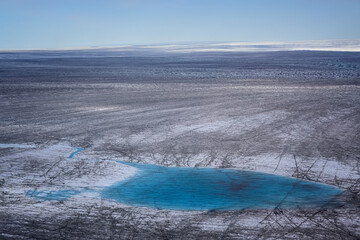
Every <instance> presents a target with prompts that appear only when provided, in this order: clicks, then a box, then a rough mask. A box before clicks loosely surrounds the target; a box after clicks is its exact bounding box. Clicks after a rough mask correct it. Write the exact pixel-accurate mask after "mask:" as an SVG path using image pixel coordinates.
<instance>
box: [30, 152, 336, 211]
mask: <svg viewBox="0 0 360 240" xmlns="http://www.w3.org/2000/svg"><path fill="white" fill-rule="evenodd" d="M79 151H81V148H77V151H76V152H79ZM76 152H74V153H73V154H76ZM71 157H72V156H71ZM116 162H118V163H119V164H126V165H129V166H133V167H135V168H137V170H138V171H137V173H136V174H135V175H134V176H132V177H130V178H128V179H126V180H124V181H120V182H118V183H116V184H113V185H112V186H109V187H105V188H102V189H98V188H97V189H91V188H82V189H80V190H79V189H78V190H71V189H70V190H42V191H36V190H29V191H26V192H25V195H27V196H31V197H34V198H37V199H40V200H44V201H49V200H56V201H64V200H67V199H68V198H70V197H72V196H75V195H77V194H80V193H82V192H85V191H92V192H97V193H99V194H100V196H101V197H102V198H103V199H110V200H115V201H117V202H120V203H125V204H128V205H134V206H145V207H151V208H157V209H175V210H237V209H272V208H275V207H278V208H321V207H336V206H340V205H342V202H341V201H340V200H339V199H338V196H339V195H340V194H341V193H342V192H343V191H342V190H341V189H339V188H335V187H332V186H328V185H324V184H319V183H315V182H309V181H302V180H299V179H295V178H288V177H282V176H277V175H272V174H265V173H259V172H250V171H239V170H234V169H216V168H179V167H163V166H157V165H151V164H138V163H128V162H123V161H116Z"/></svg>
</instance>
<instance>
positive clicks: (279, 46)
mask: <svg viewBox="0 0 360 240" xmlns="http://www.w3.org/2000/svg"><path fill="white" fill-rule="evenodd" d="M142 48H146V49H161V50H163V51H167V52H264V51H302V50H303V51H306V50H309V51H349V52H359V51H360V39H354V40H313V41H291V42H290V41H289V42H270V41H264V42H226V43H193V44H177V45H174V44H172V45H170V44H169V45H166V44H165V45H154V46H143V47H142Z"/></svg>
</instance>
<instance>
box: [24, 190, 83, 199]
mask: <svg viewBox="0 0 360 240" xmlns="http://www.w3.org/2000/svg"><path fill="white" fill-rule="evenodd" d="M81 192H82V191H79V190H73V189H70V190H43V191H37V190H28V191H26V192H25V195H26V196H29V197H34V198H37V199H40V200H46V201H51V200H56V201H65V200H67V199H69V198H70V197H72V196H74V195H77V194H79V193H81Z"/></svg>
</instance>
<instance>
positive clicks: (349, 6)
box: [0, 0, 360, 49]
mask: <svg viewBox="0 0 360 240" xmlns="http://www.w3.org/2000/svg"><path fill="white" fill-rule="evenodd" d="M329 39H360V0H0V49H34V48H36V49H37V48H40V49H41V48H72V47H75V48H76V47H91V46H108V45H126V44H131V45H134V44H135V45H139V44H164V43H186V42H202V41H206V42H231V41H298V40H329Z"/></svg>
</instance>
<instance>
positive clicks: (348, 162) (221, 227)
mask: <svg viewBox="0 0 360 240" xmlns="http://www.w3.org/2000/svg"><path fill="white" fill-rule="evenodd" d="M163 48H164V47H162V46H159V47H156V48H146V47H143V48H141V47H138V48H129V47H127V48H115V47H114V48H107V49H90V50H61V51H55V50H49V51H35V50H34V51H8V52H1V53H0V108H1V112H0V129H1V135H0V187H1V189H0V238H1V239H359V238H360V230H359V229H360V205H359V198H360V195H359V191H360V180H359V179H360V169H359V160H360V147H359V146H360V137H359V136H360V53H358V52H340V51H284V50H283V49H279V50H281V51H266V49H264V50H263V51H261V52H259V51H235V52H233V51H225V50H226V49H225V50H224V49H221V50H220V51H219V49H208V48H204V49H201V51H187V50H184V49H183V48H181V47H180V48H179V47H177V48H176V47H175V49H174V46H172V47H169V48H171V49H172V51H165V50H164V49H163ZM167 50H169V49H167ZM119 161H121V162H123V163H121V162H119ZM124 163H128V164H124ZM136 164H142V165H146V166H154V165H155V166H158V167H161V168H162V167H170V168H171V169H173V168H175V167H177V168H181V169H183V168H192V169H193V168H196V169H200V171H202V170H201V169H206V168H211V169H215V170H216V171H220V172H223V173H228V172H227V171H233V170H236V171H239V170H245V171H250V172H252V171H255V172H261V173H266V174H274V175H278V176H283V177H290V178H292V179H293V180H294V181H299V182H305V183H307V181H311V182H313V183H318V184H325V185H327V186H331V187H334V188H336V189H340V190H341V191H342V194H341V196H339V197H338V198H337V204H335V205H327V204H324V205H316V206H312V207H309V206H304V205H298V206H292V207H284V206H283V205H281V204H280V203H279V205H275V206H273V207H266V208H264V207H259V208H256V207H251V208H239V209H220V208H212V209H211V208H208V209H195V210H194V209H189V210H184V209H172V208H171V207H169V208H166V207H161V206H158V207H156V206H157V205H156V204H153V205H141V204H140V205H139V204H131V203H128V202H127V203H124V202H118V201H115V200H114V199H111V198H106V197H104V194H102V193H103V192H102V190H103V189H108V188H109V187H110V186H114V184H116V183H119V182H120V181H128V180H129V179H133V178H134V176H137V174H139V169H137V168H136V167H134V166H136ZM148 164H150V165H148ZM149 179H150V180H151V177H150V178H149ZM175 179H176V175H175ZM150 180H149V181H150ZM162 184H163V182H162ZM269 184H270V183H269ZM218 185H219V184H218ZM159 186H161V185H159ZM224 186H225V185H224ZM167 187H169V186H168V185H167ZM243 187H244V186H238V188H236V189H235V190H236V191H238V190H239V189H241V188H243ZM264 187H266V186H264ZM269 187H270V185H269ZM235 190H234V191H235ZM289 194H292V193H291V191H290V192H289ZM149 196H151V195H149ZM319 197H320V196H319ZM264 198H265V197H264ZM305 200H306V199H305ZM197 206H199V205H197ZM201 206H202V205H200V207H199V208H201Z"/></svg>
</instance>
